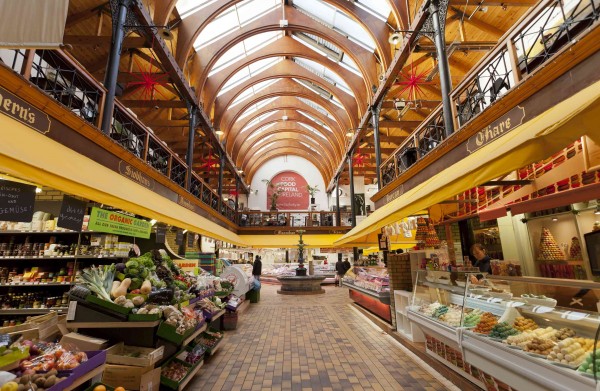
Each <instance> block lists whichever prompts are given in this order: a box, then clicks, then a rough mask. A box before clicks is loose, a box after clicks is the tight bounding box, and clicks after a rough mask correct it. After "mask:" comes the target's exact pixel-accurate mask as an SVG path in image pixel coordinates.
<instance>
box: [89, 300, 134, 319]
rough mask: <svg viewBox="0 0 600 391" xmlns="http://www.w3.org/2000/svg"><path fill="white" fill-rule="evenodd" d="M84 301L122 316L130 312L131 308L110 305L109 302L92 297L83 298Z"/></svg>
mask: <svg viewBox="0 0 600 391" xmlns="http://www.w3.org/2000/svg"><path fill="white" fill-rule="evenodd" d="M85 300H86V301H88V302H90V303H94V304H97V305H99V306H101V307H104V308H107V309H109V310H111V311H113V312H116V313H119V314H124V315H127V314H129V313H130V312H131V308H125V307H122V306H120V305H118V304H115V303H111V302H110V301H106V300H102V299H100V298H99V297H96V296H94V295H88V296H87V297H86V298H85Z"/></svg>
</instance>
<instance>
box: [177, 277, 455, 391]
mask: <svg viewBox="0 0 600 391" xmlns="http://www.w3.org/2000/svg"><path fill="white" fill-rule="evenodd" d="M276 289H277V286H269V285H263V288H262V291H261V301H260V302H259V303H258V304H252V305H251V306H250V307H249V309H248V310H247V311H246V312H244V313H243V314H242V315H241V316H240V319H239V322H238V327H237V330H235V331H229V332H226V335H225V339H224V340H223V342H222V345H221V347H220V348H219V350H218V351H217V352H216V353H215V355H214V356H213V357H211V358H210V359H208V360H206V362H205V365H204V367H203V368H202V369H200V372H199V374H198V376H197V377H196V379H194V380H193V381H192V382H190V384H189V385H188V387H187V389H188V390H202V391H208V390H228V391H229V390H386V391H392V390H393V391H395V390H446V389H447V388H446V386H444V385H443V384H442V383H440V381H438V380H436V377H438V378H440V377H441V376H439V374H437V373H435V372H434V373H433V374H431V373H430V372H428V371H427V370H425V369H424V367H422V366H420V365H419V364H417V363H416V362H415V361H414V359H413V356H411V355H410V353H406V350H405V349H403V348H401V347H400V344H399V343H398V342H397V341H395V340H394V339H393V338H392V337H390V336H389V335H387V334H386V333H384V332H382V331H381V330H380V329H377V328H375V327H374V326H373V324H372V323H370V321H368V320H367V319H366V318H365V317H364V316H363V315H362V314H360V312H358V311H357V310H356V309H354V308H353V304H351V303H352V302H351V300H350V299H348V291H347V289H346V288H335V287H327V288H325V289H326V291H327V293H325V294H323V295H317V296H282V295H278V294H277V293H276ZM430 370H431V369H430ZM441 381H444V380H443V379H442V380H441ZM444 383H446V382H445V381H444Z"/></svg>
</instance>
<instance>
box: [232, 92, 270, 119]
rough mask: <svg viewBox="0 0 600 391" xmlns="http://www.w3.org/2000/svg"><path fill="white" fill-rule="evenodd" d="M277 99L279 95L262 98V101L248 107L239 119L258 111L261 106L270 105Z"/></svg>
mask: <svg viewBox="0 0 600 391" xmlns="http://www.w3.org/2000/svg"><path fill="white" fill-rule="evenodd" d="M275 99H277V97H273V98H269V99H265V100H261V101H260V102H258V103H256V104H254V105H252V106H250V107H248V108H247V109H246V111H244V113H243V114H242V115H240V116H239V117H238V120H241V119H243V118H246V117H247V116H249V115H250V114H252V113H255V112H257V111H258V110H259V109H260V108H261V107H264V106H266V105H268V104H269V103H271V102H273V101H274V100H275Z"/></svg>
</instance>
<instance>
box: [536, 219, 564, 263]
mask: <svg viewBox="0 0 600 391" xmlns="http://www.w3.org/2000/svg"><path fill="white" fill-rule="evenodd" d="M538 259H540V260H544V261H561V260H564V259H565V254H564V253H563V251H562V250H561V249H560V247H558V244H557V243H556V240H554V236H552V233H551V232H550V230H549V229H548V228H546V227H543V228H542V236H541V238H540V247H539V256H538Z"/></svg>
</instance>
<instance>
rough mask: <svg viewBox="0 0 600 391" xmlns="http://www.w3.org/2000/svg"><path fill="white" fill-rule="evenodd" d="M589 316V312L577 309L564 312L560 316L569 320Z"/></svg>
mask: <svg viewBox="0 0 600 391" xmlns="http://www.w3.org/2000/svg"><path fill="white" fill-rule="evenodd" d="M588 316H589V314H585V313H583V312H577V311H567V312H564V313H563V314H562V315H561V316H560V317H561V318H563V319H568V320H582V319H585V318H587V317H588Z"/></svg>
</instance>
